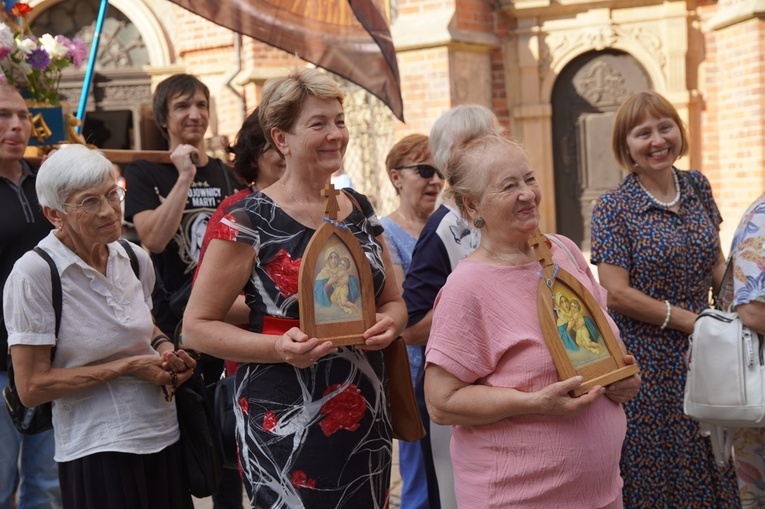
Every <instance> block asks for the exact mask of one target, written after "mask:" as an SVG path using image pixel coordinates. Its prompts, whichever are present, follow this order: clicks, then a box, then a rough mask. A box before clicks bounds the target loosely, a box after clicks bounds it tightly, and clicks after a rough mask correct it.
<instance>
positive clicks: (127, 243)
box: [118, 239, 141, 279]
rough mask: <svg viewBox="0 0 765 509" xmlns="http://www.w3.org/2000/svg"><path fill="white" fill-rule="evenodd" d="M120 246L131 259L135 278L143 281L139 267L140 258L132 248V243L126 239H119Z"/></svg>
mask: <svg viewBox="0 0 765 509" xmlns="http://www.w3.org/2000/svg"><path fill="white" fill-rule="evenodd" d="M118 242H119V243H120V245H121V246H122V247H123V248H124V249H125V252H126V253H127V255H128V258H130V268H132V269H133V274H135V277H137V278H138V279H141V274H140V270H141V269H140V267H139V266H138V257H137V256H136V255H135V251H133V246H131V244H132V242H130V241H129V240H125V239H119V241H118Z"/></svg>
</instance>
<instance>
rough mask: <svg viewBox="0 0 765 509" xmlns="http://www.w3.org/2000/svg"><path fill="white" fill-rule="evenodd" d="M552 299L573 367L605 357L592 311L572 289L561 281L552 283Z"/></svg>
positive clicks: (605, 349) (601, 336)
mask: <svg viewBox="0 0 765 509" xmlns="http://www.w3.org/2000/svg"><path fill="white" fill-rule="evenodd" d="M553 300H554V302H555V305H554V308H553V309H554V311H555V317H556V319H557V326H558V334H559V335H560V339H561V341H562V342H563V346H564V347H565V348H566V354H567V355H568V357H569V359H570V360H571V364H572V365H573V366H574V368H575V369H578V368H580V367H582V366H586V365H587V364H590V363H591V362H594V361H597V360H599V359H602V358H604V357H607V356H608V348H606V345H605V343H604V342H603V335H602V334H601V333H600V330H599V329H598V326H597V325H596V324H595V321H594V320H593V319H592V313H590V311H589V310H587V307H586V306H585V305H583V304H582V301H581V300H580V299H579V298H578V297H577V296H575V295H574V294H573V292H572V291H571V289H570V288H568V287H567V286H566V285H564V284H562V283H560V282H558V283H556V284H555V285H554V286H553Z"/></svg>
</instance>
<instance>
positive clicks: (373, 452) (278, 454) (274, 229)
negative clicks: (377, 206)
mask: <svg viewBox="0 0 765 509" xmlns="http://www.w3.org/2000/svg"><path fill="white" fill-rule="evenodd" d="M350 192H351V193H352V195H353V196H354V197H355V199H356V200H357V202H358V203H359V205H360V207H361V209H362V210H358V209H357V208H354V211H353V212H352V213H351V214H350V215H349V216H348V217H347V218H346V219H345V220H344V221H343V223H344V224H345V225H347V226H348V227H349V228H350V231H351V232H352V233H353V234H354V236H355V237H356V239H357V240H358V241H359V243H360V244H361V246H362V248H363V249H364V252H365V254H366V257H367V260H368V261H369V263H370V266H371V268H372V276H373V280H374V288H375V292H376V296H379V294H380V292H381V291H382V288H383V286H384V284H385V272H384V266H383V261H382V247H381V246H380V244H378V242H377V241H376V240H375V237H376V236H378V235H380V234H381V233H382V230H383V229H382V226H380V223H379V220H378V219H377V216H376V215H375V213H374V210H373V209H372V206H371V205H370V204H369V202H368V200H367V199H366V197H364V196H363V195H361V194H358V193H355V192H353V191H350ZM313 234H314V230H312V229H310V228H306V227H305V226H303V225H302V224H300V223H298V222H296V221H295V220H294V219H292V218H291V217H290V216H288V215H287V214H286V213H285V212H284V211H283V210H282V209H281V208H280V207H279V206H278V205H277V204H275V203H274V202H273V201H272V200H271V199H270V198H269V197H268V196H266V195H264V194H261V193H253V194H251V195H249V196H248V197H247V198H245V199H244V200H242V201H240V202H239V203H237V204H236V205H234V206H233V208H232V209H230V210H229V212H228V214H227V215H226V216H225V217H224V219H223V220H222V221H221V223H220V225H219V226H218V227H217V229H216V231H215V233H214V238H219V239H224V240H230V241H235V242H242V243H245V244H247V245H250V246H252V248H253V249H254V250H255V251H256V252H257V260H256V264H255V266H254V267H253V272H252V276H251V278H250V280H249V282H248V284H247V286H246V287H245V295H246V300H247V304H248V305H249V307H250V310H251V313H250V330H252V331H254V332H264V333H273V334H280V333H283V332H284V331H286V330H287V329H289V328H290V327H292V326H297V325H298V322H297V320H298V319H299V309H298V273H299V271H300V263H301V259H302V256H303V252H304V251H305V249H306V246H307V245H308V242H309V241H310V240H311V236H312V235H313ZM308 291H311V290H310V289H309V290H308ZM236 383H237V388H236V398H237V401H238V402H239V405H235V412H236V415H237V430H236V435H237V446H238V448H239V458H240V467H241V469H242V475H243V478H244V480H245V486H246V489H247V494H248V496H249V499H250V503H251V506H252V507H253V508H263V509H265V508H290V509H292V508H303V507H307V508H328V509H329V508H348V509H351V508H353V509H355V508H362V507H363V508H365V509H367V508H368V509H373V508H383V507H386V505H387V501H388V489H389V485H390V471H391V452H392V451H391V448H392V442H391V424H390V411H389V406H388V401H387V397H386V394H387V377H386V376H385V365H384V361H383V355H382V352H381V351H362V350H359V349H357V348H354V347H340V349H339V351H338V352H337V353H336V354H330V355H327V356H325V357H323V358H321V359H320V360H318V361H317V362H315V363H314V364H313V365H311V366H310V367H308V368H306V369H300V368H296V367H294V366H291V365H289V364H286V363H278V364H256V363H250V364H243V365H242V366H240V367H239V370H238V371H237V382H236Z"/></svg>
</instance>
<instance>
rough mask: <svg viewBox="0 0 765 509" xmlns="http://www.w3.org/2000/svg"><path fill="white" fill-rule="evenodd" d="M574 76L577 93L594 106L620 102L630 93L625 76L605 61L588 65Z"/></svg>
mask: <svg viewBox="0 0 765 509" xmlns="http://www.w3.org/2000/svg"><path fill="white" fill-rule="evenodd" d="M582 71H583V72H580V73H579V74H577V75H576V77H575V78H574V82H573V85H574V88H575V89H576V91H577V93H578V94H579V95H580V96H582V97H583V98H584V99H586V100H587V101H588V102H589V103H590V104H592V105H593V106H599V105H601V104H614V103H615V104H619V103H620V102H621V101H622V99H623V98H624V97H626V96H627V95H628V90H627V87H626V86H625V83H624V76H623V75H622V74H621V73H620V72H619V71H617V70H616V69H614V68H613V67H611V66H610V65H608V64H607V63H605V62H598V61H596V62H595V63H594V64H593V65H591V66H586V67H585V68H584V69H582Z"/></svg>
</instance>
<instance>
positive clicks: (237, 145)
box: [226, 108, 269, 184]
mask: <svg viewBox="0 0 765 509" xmlns="http://www.w3.org/2000/svg"><path fill="white" fill-rule="evenodd" d="M258 110H259V108H255V110H254V111H253V112H252V113H250V114H249V116H248V117H247V119H246V120H245V121H244V124H242V128H241V129H240V130H239V132H238V133H237V135H236V141H235V142H234V143H233V144H231V145H229V146H228V147H227V148H226V152H228V153H229V154H231V155H233V156H234V160H233V161H232V166H233V167H234V175H236V177H237V178H238V179H239V180H241V181H242V182H243V183H245V184H249V183H250V182H253V181H254V180H256V179H257V178H258V157H260V156H261V154H263V152H265V151H266V150H268V148H269V144H268V141H267V140H266V135H265V133H264V132H263V129H262V128H261V127H260V121H259V120H258Z"/></svg>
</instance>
